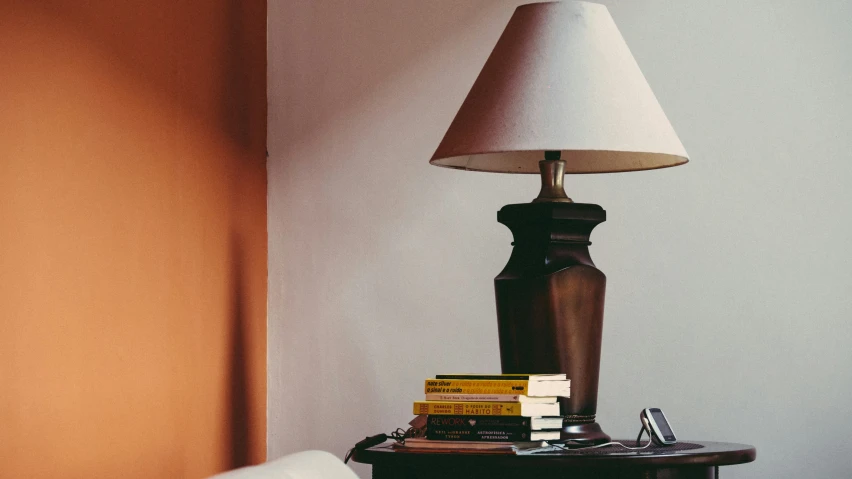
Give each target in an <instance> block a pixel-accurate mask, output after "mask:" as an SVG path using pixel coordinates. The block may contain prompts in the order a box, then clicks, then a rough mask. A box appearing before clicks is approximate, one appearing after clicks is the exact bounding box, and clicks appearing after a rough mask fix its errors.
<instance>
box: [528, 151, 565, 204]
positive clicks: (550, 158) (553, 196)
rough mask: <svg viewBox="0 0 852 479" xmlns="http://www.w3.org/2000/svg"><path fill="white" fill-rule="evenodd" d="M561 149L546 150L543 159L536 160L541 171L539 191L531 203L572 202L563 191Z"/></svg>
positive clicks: (563, 170) (563, 166)
mask: <svg viewBox="0 0 852 479" xmlns="http://www.w3.org/2000/svg"><path fill="white" fill-rule="evenodd" d="M561 156H562V152H561V151H558V150H557V151H552V150H548V151H545V152H544V160H542V161H539V162H538V169H539V171H541V191H539V193H538V197H537V198H536V199H534V200H533V201H532V202H533V203H544V202H549V203H552V202H559V203H573V202H574V201H573V200H571V198H569V197H568V195H567V194H566V193H565V186H564V181H563V180H564V178H565V162H564V161H562V160H561V159H560V158H561Z"/></svg>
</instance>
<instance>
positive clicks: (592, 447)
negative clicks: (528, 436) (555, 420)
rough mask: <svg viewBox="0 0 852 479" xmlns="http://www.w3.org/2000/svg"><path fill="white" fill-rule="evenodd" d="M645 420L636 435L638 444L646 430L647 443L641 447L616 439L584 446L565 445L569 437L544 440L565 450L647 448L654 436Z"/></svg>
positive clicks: (634, 449)
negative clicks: (627, 444)
mask: <svg viewBox="0 0 852 479" xmlns="http://www.w3.org/2000/svg"><path fill="white" fill-rule="evenodd" d="M646 421H647V420H646V419H645V418H642V429H640V430H639V436H638V437H636V443H637V444H638V443H639V440H640V439H642V435H643V434H645V432H646V431H647V432H648V443H647V444H645V445H644V446H641V447H631V446H625V445H624V444H622V443H620V442H618V441H610V442H605V443H603V444H596V445H594V446H586V447H566V446H565V444H564V443H565V442H571V440H570V439H568V440H567V441H564V442H555V441H554V442H549V441H545V442H546V443H547V445H549V446H553V447H558V448H559V449H563V450H565V451H584V450H587V449H598V448H601V447H608V446H621V447H623V448H625V449H629V450H631V451H641V450H642V449H647V448H648V447H649V446H650V445H651V443H652V442H654V439H653V438H654V436H653V435H652V434H651V431H650V429H649V425H648V423H647V422H646Z"/></svg>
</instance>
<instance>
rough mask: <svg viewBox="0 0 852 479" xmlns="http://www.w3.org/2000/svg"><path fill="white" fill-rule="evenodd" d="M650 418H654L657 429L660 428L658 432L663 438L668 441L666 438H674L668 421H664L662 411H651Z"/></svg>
mask: <svg viewBox="0 0 852 479" xmlns="http://www.w3.org/2000/svg"><path fill="white" fill-rule="evenodd" d="M651 416H653V417H654V422H655V423H657V427H658V428H660V432H661V433H662V434H663V437H664V438H666V439H667V440H668V438H670V437H671V438H674V432H672V429H671V428H670V427H669V423H668V421H666V417H665V416H663V413H662V411H660V410H659V409H651Z"/></svg>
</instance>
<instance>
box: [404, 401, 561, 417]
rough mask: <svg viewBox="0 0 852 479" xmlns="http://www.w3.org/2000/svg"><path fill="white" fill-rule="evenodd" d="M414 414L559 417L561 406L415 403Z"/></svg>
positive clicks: (514, 403)
mask: <svg viewBox="0 0 852 479" xmlns="http://www.w3.org/2000/svg"><path fill="white" fill-rule="evenodd" d="M414 414H416V415H420V414H431V415H438V416H526V417H539V416H558V415H559V404H536V403H520V402H449V401H415V402H414Z"/></svg>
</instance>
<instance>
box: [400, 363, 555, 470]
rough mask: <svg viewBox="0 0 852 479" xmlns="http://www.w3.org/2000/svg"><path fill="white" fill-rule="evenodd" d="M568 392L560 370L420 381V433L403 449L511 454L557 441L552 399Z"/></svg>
mask: <svg viewBox="0 0 852 479" xmlns="http://www.w3.org/2000/svg"><path fill="white" fill-rule="evenodd" d="M560 396H562V397H570V396H571V381H570V380H569V379H567V378H566V377H565V375H564V374H500V375H480V374H444V375H437V376H435V378H434V379H427V380H426V400H425V401H415V402H414V414H417V415H426V435H425V437H421V438H409V439H406V440H405V444H404V445H401V446H399V447H400V449H405V450H431V451H444V452H476V453H509V454H511V453H517V452H518V451H521V450H524V449H529V448H536V447H540V446H542V445H543V441H548V440H555V439H559V436H560V428H561V427H562V418H561V417H560V416H559V403H558V402H557V397H560Z"/></svg>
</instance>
